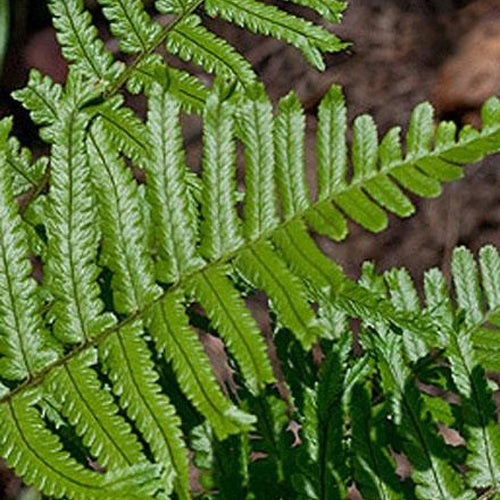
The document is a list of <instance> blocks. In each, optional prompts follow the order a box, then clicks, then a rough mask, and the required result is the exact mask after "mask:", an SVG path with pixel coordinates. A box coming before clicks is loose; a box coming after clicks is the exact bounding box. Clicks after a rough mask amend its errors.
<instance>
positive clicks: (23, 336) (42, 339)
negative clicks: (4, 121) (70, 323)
mask: <svg viewBox="0 0 500 500" xmlns="http://www.w3.org/2000/svg"><path fill="white" fill-rule="evenodd" d="M6 147H7V145H6V144H5V142H4V143H3V144H2V145H1V146H0V148H1V152H0V356H1V357H0V373H1V374H2V377H3V378H4V379H8V380H23V379H26V378H28V377H30V376H32V375H34V374H35V373H37V372H39V371H40V370H41V369H42V368H43V367H44V366H46V365H47V364H48V363H50V362H51V361H54V360H55V359H56V358H57V356H58V349H57V348H56V346H55V345H54V346H52V347H51V346H50V341H49V336H48V335H47V332H46V331H44V328H43V324H42V318H41V315H40V309H41V307H40V306H41V304H40V302H39V297H38V296H37V294H36V283H35V281H34V279H33V278H32V277H31V271H32V269H31V265H30V262H29V259H28V244H27V237H26V234H25V231H24V229H23V226H22V222H21V218H20V217H19V215H18V214H17V205H16V203H15V201H14V196H13V193H12V185H11V176H10V172H9V170H8V167H7V161H6V151H5V149H6Z"/></svg>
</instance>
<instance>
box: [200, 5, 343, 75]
mask: <svg viewBox="0 0 500 500" xmlns="http://www.w3.org/2000/svg"><path fill="white" fill-rule="evenodd" d="M205 9H206V10H207V13H208V14H209V15H210V16H212V17H216V16H219V17H221V18H222V19H224V20H226V21H231V22H234V23H235V24H237V25H238V26H241V27H244V28H246V29H247V30H248V31H251V32H254V33H261V34H263V35H272V36H273V37H274V38H277V39H279V40H284V41H285V42H287V43H289V44H291V45H294V46H295V47H297V48H298V49H300V51H301V52H302V53H303V54H304V57H305V58H306V59H307V60H308V61H309V62H310V63H311V64H312V65H313V66H315V67H316V68H318V69H320V70H322V69H324V68H325V65H324V62H323V60H322V57H321V53H322V52H338V51H340V50H342V49H343V48H344V47H345V45H344V44H343V43H342V42H340V40H339V39H338V38H337V37H336V36H334V35H332V34H331V33H329V32H328V31H327V30H326V29H324V28H321V27H319V26H316V25H314V24H313V23H311V22H309V21H306V20H305V19H302V18H299V17H295V16H292V15H291V14H288V13H286V12H284V11H283V10H280V9H278V8H277V7H274V6H273V5H267V4H264V3H261V2H258V1H256V0H242V1H238V2H236V1H234V0H206V1H205Z"/></svg>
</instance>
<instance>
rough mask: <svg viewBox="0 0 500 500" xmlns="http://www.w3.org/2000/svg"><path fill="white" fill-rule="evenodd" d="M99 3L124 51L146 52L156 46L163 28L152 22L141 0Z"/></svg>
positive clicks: (102, 1)
mask: <svg viewBox="0 0 500 500" xmlns="http://www.w3.org/2000/svg"><path fill="white" fill-rule="evenodd" d="M99 4H100V5H101V6H102V11H103V14H104V16H105V17H106V18H107V19H108V20H109V21H110V27H111V33H113V35H114V36H115V37H116V38H118V39H119V40H120V49H121V50H122V51H123V52H125V53H126V54H136V53H141V52H142V53H146V52H148V51H149V49H150V47H151V46H152V45H153V46H154V43H155V41H156V38H157V37H158V35H159V33H160V31H161V28H160V26H159V25H158V24H155V23H153V22H151V19H150V17H149V16H148V15H147V13H146V12H145V10H144V4H143V3H142V2H141V0H127V1H125V0H99Z"/></svg>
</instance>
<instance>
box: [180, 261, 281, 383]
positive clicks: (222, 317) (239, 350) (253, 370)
mask: <svg viewBox="0 0 500 500" xmlns="http://www.w3.org/2000/svg"><path fill="white" fill-rule="evenodd" d="M187 290H188V291H190V293H191V295H192V296H193V298H194V299H195V300H197V301H198V302H199V303H200V304H201V305H202V306H203V307H204V309H205V312H206V314H207V316H208V318H209V319H210V320H211V321H212V323H213V326H214V327H215V328H216V330H217V331H218V332H219V333H220V335H221V337H222V338H223V339H224V340H225V343H226V345H227V347H228V349H229V351H230V352H231V353H232V354H233V356H234V358H235V359H236V361H237V362H238V365H239V366H240V369H241V372H242V375H243V377H244V378H245V382H246V384H247V385H248V388H249V389H250V390H251V391H252V392H254V393H257V392H259V389H262V388H264V387H265V385H266V384H268V383H271V382H273V381H274V375H273V371H272V368H271V364H270V363H269V358H268V356H267V349H266V345H265V343H264V339H263V337H262V335H261V333H260V331H259V328H258V326H257V324H256V322H255V320H254V319H253V317H252V316H251V314H250V312H249V311H248V310H247V308H246V306H245V303H244V302H243V301H242V300H241V298H240V295H239V293H238V292H237V291H236V290H235V289H234V287H233V285H232V283H231V282H230V280H229V279H228V278H227V277H226V276H225V274H224V272H223V270H222V269H218V268H216V267H213V268H211V269H208V270H207V271H204V272H202V273H200V274H199V275H198V276H196V278H193V279H192V280H191V281H190V282H189V283H188V284H187Z"/></svg>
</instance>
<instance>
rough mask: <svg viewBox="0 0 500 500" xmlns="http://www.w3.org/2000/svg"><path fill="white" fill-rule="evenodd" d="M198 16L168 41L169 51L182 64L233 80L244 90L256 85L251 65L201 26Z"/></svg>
mask: <svg viewBox="0 0 500 500" xmlns="http://www.w3.org/2000/svg"><path fill="white" fill-rule="evenodd" d="M200 23H201V20H200V19H199V17H197V16H190V17H188V18H187V19H185V20H184V21H183V22H182V23H179V24H178V25H177V26H176V29H175V30H173V31H172V33H171V34H170V35H169V37H168V38H167V42H166V48H167V51H168V52H170V53H171V54H174V55H177V56H179V58H180V59H182V60H183V61H188V62H189V61H192V62H194V63H195V64H198V65H199V66H201V67H202V68H203V69H204V70H205V71H206V72H207V73H216V74H217V75H219V76H222V77H227V78H229V79H234V80H235V81H236V82H237V83H238V85H239V86H240V87H242V88H246V87H247V86H248V85H251V84H252V83H253V82H255V81H256V79H257V76H256V75H255V73H254V72H253V70H252V67H251V66H250V63H249V62H248V61H247V60H246V59H245V58H244V57H243V56H242V55H240V54H239V53H238V52H237V51H236V50H235V49H234V48H233V47H232V46H231V45H230V44H229V43H228V42H226V41H225V40H224V39H223V38H220V37H218V36H217V35H215V34H214V33H212V32H211V31H210V30H208V29H207V28H205V27H204V26H202V25H201V24H200Z"/></svg>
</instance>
